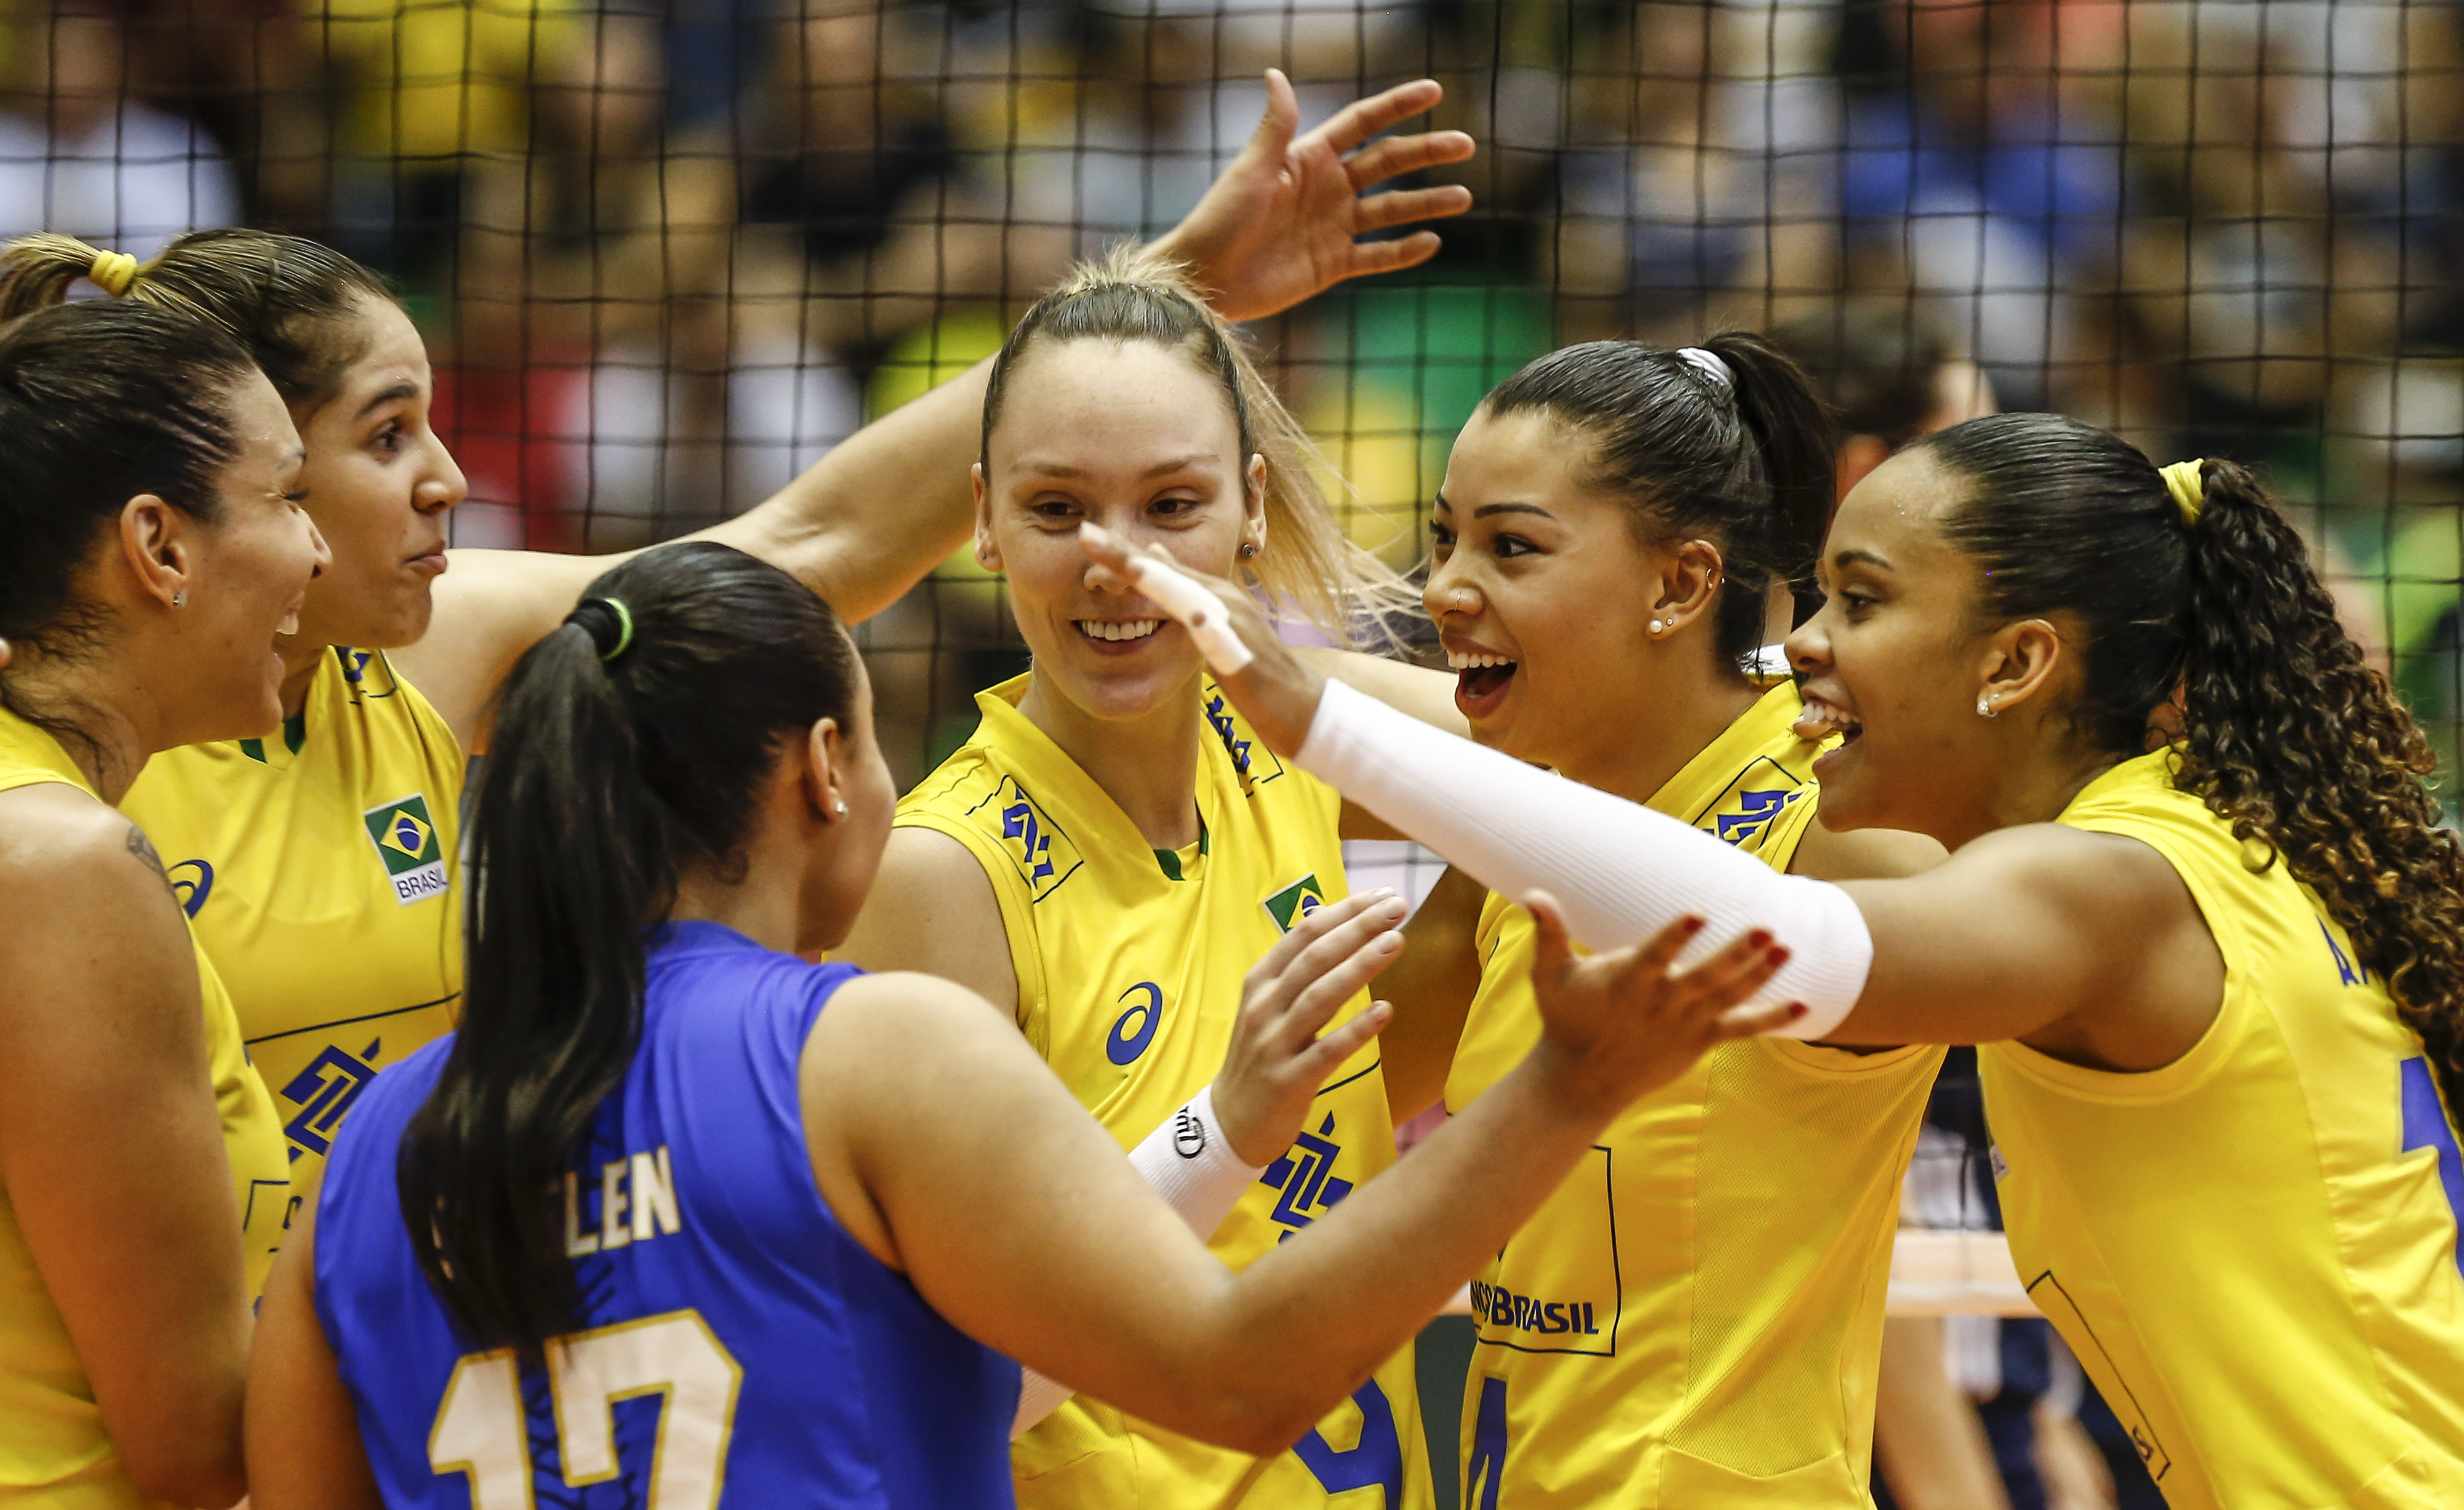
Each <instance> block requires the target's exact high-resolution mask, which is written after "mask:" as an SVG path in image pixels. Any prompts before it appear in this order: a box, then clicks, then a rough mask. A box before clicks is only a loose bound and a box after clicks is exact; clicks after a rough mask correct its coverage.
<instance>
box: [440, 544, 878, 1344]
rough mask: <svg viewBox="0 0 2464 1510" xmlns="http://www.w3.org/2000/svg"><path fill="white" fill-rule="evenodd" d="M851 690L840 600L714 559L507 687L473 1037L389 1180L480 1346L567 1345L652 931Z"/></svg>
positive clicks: (599, 614)
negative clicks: (586, 1195) (594, 1141)
mask: <svg viewBox="0 0 2464 1510" xmlns="http://www.w3.org/2000/svg"><path fill="white" fill-rule="evenodd" d="M618 604H622V608H621V610H620V608H619V607H618V606H617V605H618ZM627 624H629V626H630V633H629V634H627V633H626V626H627ZM861 678H862V671H861V669H860V668H859V665H858V662H857V660H856V655H855V648H854V646H853V645H852V644H851V643H850V642H849V641H848V639H847V633H846V631H845V630H844V629H843V628H842V627H841V626H840V624H839V620H838V616H837V615H836V614H834V613H832V612H831V611H830V607H829V605H828V604H827V603H825V602H823V601H822V600H821V599H820V598H818V597H816V596H814V594H813V592H812V591H811V590H810V589H809V588H807V587H805V586H804V585H803V583H801V582H799V581H797V580H796V579H794V578H793V577H790V576H788V575H787V574H786V573H785V572H783V571H781V570H780V569H779V568H777V567H775V566H771V565H768V564H766V563H764V562H762V561H759V560H756V559H755V558H752V557H750V556H747V555H745V554H744V553H743V552H741V551H738V550H736V549H735V548H733V547H731V546H726V545H719V544H715V543H711V542H692V543H685V544H677V545H670V546H666V547H663V548H661V549H658V550H653V551H649V552H646V553H644V554H643V555H641V556H638V557H636V558H633V559H631V560H629V561H627V562H626V563H625V564H623V565H621V566H619V567H617V568H615V569H614V570H612V571H610V572H608V573H607V574H606V575H605V576H604V577H601V578H600V579H599V580H597V581H595V582H593V583H592V584H591V586H590V591H589V595H588V596H587V597H586V598H585V599H584V600H583V603H582V605H581V606H580V607H578V608H576V609H575V610H574V612H573V615H572V616H571V617H570V618H568V619H567V620H566V621H565V622H564V624H563V625H562V626H561V627H560V628H558V629H556V630H555V631H553V632H552V633H550V634H549V635H548V636H547V637H546V638H545V639H543V640H541V641H540V642H539V644H538V645H536V646H532V647H531V648H530V650H529V651H527V652H526V653H525V654H524V655H523V656H522V658H521V660H520V661H519V662H517V663H516V665H515V667H514V669H513V673H512V675H510V676H509V677H507V678H506V681H505V685H504V688H503V689H502V691H501V692H500V694H499V696H498V701H497V706H496V711H495V735H494V738H493V740H492V742H491V744H490V746H489V751H488V758H487V760H486V761H485V762H484V763H483V764H482V765H481V767H480V772H479V791H478V799H477V803H476V806H475V808H474V809H473V815H472V822H471V832H470V855H471V874H470V885H469V886H468V891H467V895H468V904H467V911H466V933H467V942H468V950H469V956H470V958H469V969H468V974H467V978H466V980H465V984H464V987H463V997H462V1023H461V1028H460V1031H459V1033H458V1035H457V1037H456V1038H455V1039H454V1041H453V1046H452V1048H451V1051H450V1052H449V1054H448V1056H447V1058H446V1061H445V1065H444V1068H443V1071H442V1073H441V1074H440V1075H439V1076H438V1079H437V1082H436V1086H435V1088H434V1089H433V1090H432V1091H431V1092H430V1093H429V1097H428V1100H427V1101H426V1103H425V1104H423V1105H421V1106H420V1108H419V1110H418V1112H417V1113H416V1114H415V1115H414V1116H413V1117H412V1118H411V1121H410V1124H409V1126H408V1127H407V1128H405V1130H404V1133H403V1140H402V1147H401V1149H400V1151H399V1155H398V1158H399V1163H398V1169H397V1172H398V1180H399V1189H400V1193H401V1199H402V1212H403V1219H404V1221H405V1222H406V1223H407V1224H408V1227H409V1232H410V1237H411V1243H412V1246H413V1248H414V1249H415V1250H416V1251H417V1253H418V1255H419V1261H420V1266H421V1267H422V1268H423V1269H425V1270H426V1271H427V1274H428V1278H429V1282H430V1283H431V1284H433V1285H434V1286H435V1288H436V1293H437V1295H438V1296H439V1297H440V1298H441V1299H442V1300H443V1302H445V1305H446V1308H447V1310H448V1311H449V1312H450V1313H451V1316H452V1317H453V1318H454V1320H455V1322H456V1323H457V1324H460V1325H461V1326H462V1327H463V1328H464V1329H465V1330H466V1331H467V1332H468V1333H469V1334H470V1335H471V1336H472V1337H473V1339H475V1340H477V1341H478V1342H480V1343H481V1344H483V1345H485V1346H515V1347H517V1348H520V1349H522V1350H523V1351H524V1352H525V1353H526V1354H527V1353H535V1352H536V1349H537V1348H538V1347H539V1346H540V1345H541V1344H542V1343H544V1342H545V1341H546V1339H548V1338H550V1337H553V1336H556V1335H558V1334H559V1333H561V1332H563V1331H566V1330H569V1329H570V1328H571V1326H572V1324H573V1320H574V1316H575V1313H576V1310H577V1307H578V1305H579V1302H580V1292H579V1289H578V1286H577V1281H576V1279H575V1277H574V1273H573V1264H572V1260H571V1259H570V1258H567V1257H566V1254H565V1251H564V1238H563V1231H562V1206H561V1189H562V1176H563V1173H564V1171H565V1170H566V1168H567V1166H568V1163H569V1161H570V1160H571V1159H573V1158H574V1157H575V1156H576V1149H578V1148H579V1147H580V1146H581V1144H582V1143H583V1140H584V1139H585V1137H586V1136H587V1134H588V1130H589V1127H590V1125H591V1122H592V1119H593V1118H594V1117H595V1116H596V1114H597V1113H598V1110H599V1106H600V1104H601V1103H602V1102H603V1101H604V1100H605V1098H606V1097H607V1095H608V1094H609V1093H610V1092H611V1091H613V1090H614V1089H615V1088H616V1086H617V1085H618V1084H619V1083H621V1082H622V1080H623V1078H624V1076H625V1073H626V1070H627V1066H628V1065H629V1064H630V1063H631V1061H632V1057H633V1052H634V1050H635V1048H636V1047H637V1046H638V1044H639V1043H640V1040H641V1032H642V994H643V990H644V983H645V975H646V969H647V966H646V961H645V950H646V940H647V934H648V930H651V929H653V928H655V927H657V926H658V925H659V924H660V923H661V922H662V921H663V920H664V919H665V918H666V917H667V914H668V911H669V909H670V908H671V907H672V906H673V905H674V899H675V890H676V885H677V881H678V878H679V877H680V875H681V874H682V873H683V871H684V869H685V867H686V866H687V865H689V864H715V865H718V866H719V867H721V869H722V872H724V871H725V869H726V867H728V866H730V865H733V864H741V852H742V846H743V844H744V843H745V840H746V839H747V837H748V829H749V825H750V824H751V822H752V821H753V814H754V805H755V801H756V799H757V797H758V796H759V790H760V787H761V783H762V782H763V781H764V779H765V778H766V777H768V776H769V775H770V773H771V771H772V770H773V769H774V768H775V763H776V761H777V760H778V758H779V756H780V754H781V751H782V750H783V749H784V748H785V746H786V742H787V741H789V740H791V739H795V738H799V737H802V736H803V733H804V732H805V731H806V730H808V729H809V728H811V726H812V725H813V724H814V723H815V722H816V721H817V720H820V719H823V718H836V719H839V720H840V721H841V723H842V725H844V724H845V723H846V721H847V718H848V717H849V715H850V713H851V711H853V709H854V706H855V698H856V689H857V688H858V686H859V685H860V682H861ZM552 1193H553V1194H552Z"/></svg>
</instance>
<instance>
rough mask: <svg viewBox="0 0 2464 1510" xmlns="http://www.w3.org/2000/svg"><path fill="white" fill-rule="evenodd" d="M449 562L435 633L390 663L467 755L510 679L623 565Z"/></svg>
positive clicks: (462, 557) (548, 556)
mask: <svg viewBox="0 0 2464 1510" xmlns="http://www.w3.org/2000/svg"><path fill="white" fill-rule="evenodd" d="M448 559H449V561H450V563H451V569H450V570H448V571H447V572H446V574H445V575H444V576H442V577H440V578H438V579H437V580H436V587H435V594H436V596H435V611H434V613H433V614H432V615H431V616H430V618H429V624H428V633H427V634H425V635H423V636H422V637H421V638H420V640H419V641H418V643H417V644H414V645H407V646H402V647H401V648H399V649H394V650H388V651H387V652H386V656H387V658H388V659H390V660H391V661H392V662H393V664H394V667H395V669H397V670H398V671H400V672H401V673H402V674H403V675H404V677H406V678H407V680H408V681H409V682H410V683H411V685H413V686H414V687H417V688H418V689H419V690H420V693H421V695H423V696H425V697H426V698H427V699H428V700H429V703H431V704H432V705H434V706H435V708H436V711H438V712H440V713H442V714H443V715H444V717H445V721H446V722H447V723H449V724H451V726H452V728H453V733H454V734H455V736H456V737H458V738H459V739H460V740H461V741H462V744H463V748H464V749H466V750H477V749H479V748H480V747H481V744H482V740H481V739H480V733H481V731H480V727H479V725H480V719H481V717H482V714H483V712H484V711H485V710H486V708H487V706H488V700H489V699H490V698H491V697H493V696H494V695H495V690H496V685H497V684H498V683H499V682H501V681H503V680H504V678H505V673H506V672H508V671H510V670H512V669H513V665H514V663H515V662H516V661H517V660H519V659H520V658H521V654H522V652H523V651H525V650H527V649H529V648H530V647H531V646H534V645H537V644H538V643H539V638H540V637H541V636H543V635H545V634H546V633H547V632H548V631H549V630H551V629H554V628H555V627H556V626H557V624H560V623H561V622H562V620H563V618H564V616H565V615H566V614H568V613H570V612H572V611H573V604H574V602H575V601H576V600H577V599H579V598H580V597H581V596H582V591H583V588H585V587H587V586H589V585H590V583H591V582H592V581H594V580H597V579H598V577H599V575H600V574H601V573H603V572H605V571H606V570H607V569H608V568H609V567H611V566H613V565H615V564H616V562H617V561H618V560H620V559H622V558H620V557H612V556H559V555H555V554H552V553H549V552H544V551H484V550H457V551H451V552H449V553H448Z"/></svg>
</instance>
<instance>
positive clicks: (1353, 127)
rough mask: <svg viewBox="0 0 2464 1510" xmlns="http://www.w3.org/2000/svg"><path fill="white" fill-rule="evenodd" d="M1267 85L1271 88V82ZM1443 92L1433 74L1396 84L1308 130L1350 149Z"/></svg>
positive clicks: (1417, 111)
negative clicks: (1312, 129) (1431, 76)
mask: <svg viewBox="0 0 2464 1510" xmlns="http://www.w3.org/2000/svg"><path fill="white" fill-rule="evenodd" d="M1268 87H1269V88H1271V87H1272V86H1271V84H1270V85H1269V86H1268ZM1445 93H1446V92H1445V90H1444V89H1443V88H1442V87H1441V86H1440V85H1439V83H1438V81H1437V80H1436V79H1434V78H1421V79H1415V80H1414V81H1412V82H1411V83H1408V84H1397V85H1396V86H1395V87H1394V88H1392V89H1390V90H1388V91H1386V92H1385V93H1384V94H1382V95H1373V96H1371V97H1370V98H1367V99H1361V100H1355V101H1353V103H1351V104H1349V105H1346V106H1344V107H1343V108H1342V109H1341V110H1338V111H1336V112H1335V113H1334V116H1333V118H1332V119H1331V120H1328V121H1327V123H1326V124H1324V125H1322V126H1320V127H1318V128H1317V129H1316V130H1315V131H1312V132H1310V133H1309V134H1310V135H1311V136H1314V137H1317V138H1319V139H1320V140H1322V141H1324V142H1326V143H1327V144H1328V145H1330V146H1331V147H1333V148H1334V149H1335V150H1336V151H1337V152H1349V151H1351V150H1352V149H1353V147H1356V146H1358V145H1359V144H1360V143H1362V142H1366V141H1368V140H1369V139H1370V138H1371V137H1374V136H1375V135H1376V134H1377V133H1378V132H1380V131H1383V130H1385V129H1386V128H1387V127H1388V126H1391V125H1393V124H1394V123H1395V122H1397V121H1398V120H1409V119H1410V118H1412V117H1413V116H1417V115H1419V114H1420V113H1421V112H1422V111H1424V110H1427V109H1429V108H1430V107H1431V106H1433V105H1435V104H1436V103H1437V102H1438V101H1439V100H1441V99H1442V98H1445Z"/></svg>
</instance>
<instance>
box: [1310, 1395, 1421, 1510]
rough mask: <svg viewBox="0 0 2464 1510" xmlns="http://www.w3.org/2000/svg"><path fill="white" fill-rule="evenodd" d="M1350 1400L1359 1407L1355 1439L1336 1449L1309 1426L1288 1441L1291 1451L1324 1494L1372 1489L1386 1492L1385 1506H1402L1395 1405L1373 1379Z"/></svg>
mask: <svg viewBox="0 0 2464 1510" xmlns="http://www.w3.org/2000/svg"><path fill="white" fill-rule="evenodd" d="M1352 1403H1353V1405H1354V1406H1355V1407H1357V1408H1358V1409H1359V1411H1360V1437H1359V1440H1358V1441H1357V1442H1355V1443H1354V1444H1353V1445H1352V1446H1351V1447H1337V1446H1335V1445H1334V1444H1333V1443H1332V1442H1330V1441H1328V1440H1327V1439H1326V1436H1325V1434H1324V1433H1321V1432H1319V1431H1318V1429H1317V1428H1316V1427H1314V1426H1312V1427H1310V1428H1309V1434H1308V1435H1306V1436H1304V1437H1302V1438H1301V1439H1300V1440H1299V1441H1297V1442H1294V1443H1293V1444H1292V1455H1293V1456H1295V1457H1297V1458H1299V1459H1300V1460H1301V1466H1302V1467H1304V1468H1307V1469H1308V1470H1309V1474H1310V1476H1311V1477H1315V1478H1316V1479H1317V1481H1318V1487H1320V1488H1322V1489H1324V1490H1325V1491H1326V1492H1327V1493H1328V1494H1331V1495H1339V1494H1342V1493H1344V1492H1346V1491H1347V1490H1353V1489H1368V1488H1372V1487H1375V1488H1378V1489H1382V1490H1383V1491H1384V1492H1385V1500H1384V1503H1385V1506H1386V1510H1403V1438H1402V1436H1401V1434H1400V1433H1397V1431H1396V1430H1395V1408H1394V1407H1393V1406H1391V1405H1388V1404H1387V1403H1386V1391H1385V1390H1380V1389H1379V1388H1377V1381H1376V1380H1375V1379H1372V1380H1370V1381H1369V1382H1368V1383H1367V1384H1364V1385H1362V1386H1361V1387H1360V1388H1359V1389H1357V1390H1353V1391H1352Z"/></svg>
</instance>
